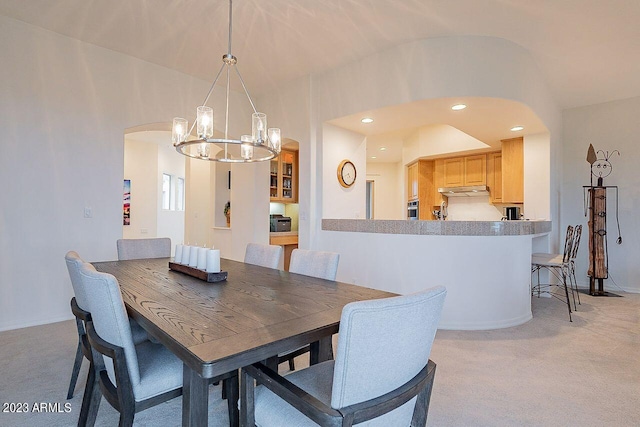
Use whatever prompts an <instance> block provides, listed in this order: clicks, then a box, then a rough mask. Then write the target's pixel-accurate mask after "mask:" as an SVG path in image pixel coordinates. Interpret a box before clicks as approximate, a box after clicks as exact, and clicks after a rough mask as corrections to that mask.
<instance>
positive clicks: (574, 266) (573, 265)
mask: <svg viewBox="0 0 640 427" xmlns="http://www.w3.org/2000/svg"><path fill="white" fill-rule="evenodd" d="M571 275H572V276H573V283H575V285H576V293H577V294H578V305H582V303H581V302H580V292H579V291H578V279H577V277H576V265H575V264H574V263H573V262H572V263H571Z"/></svg>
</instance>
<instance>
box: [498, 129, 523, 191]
mask: <svg viewBox="0 0 640 427" xmlns="http://www.w3.org/2000/svg"><path fill="white" fill-rule="evenodd" d="M502 203H524V140H523V138H522V137H520V138H512V139H505V140H503V141H502Z"/></svg>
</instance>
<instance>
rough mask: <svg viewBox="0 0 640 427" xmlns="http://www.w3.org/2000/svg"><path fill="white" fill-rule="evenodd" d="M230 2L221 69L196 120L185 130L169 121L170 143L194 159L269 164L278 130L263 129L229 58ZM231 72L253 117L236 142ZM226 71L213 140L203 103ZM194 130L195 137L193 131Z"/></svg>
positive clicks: (262, 117) (182, 122)
mask: <svg viewBox="0 0 640 427" xmlns="http://www.w3.org/2000/svg"><path fill="white" fill-rule="evenodd" d="M232 9H233V5H232V0H229V50H228V53H227V54H225V55H224V56H223V57H222V62H223V64H222V67H220V70H219V71H218V74H217V76H216V78H215V79H214V81H213V83H212V84H211V87H210V88H209V92H208V93H207V96H206V97H205V100H204V102H203V103H202V105H201V106H199V107H198V108H197V109H196V120H195V121H194V122H193V123H192V124H191V127H189V122H188V120H187V119H183V118H181V117H176V118H174V119H173V128H172V131H171V139H172V142H173V145H174V147H175V148H176V151H178V153H180V154H184V155H185V156H188V157H192V158H195V159H201V160H209V161H215V162H229V163H249V162H262V161H266V160H271V159H273V158H274V157H277V156H278V155H279V154H280V149H281V147H282V141H281V135H280V129H279V128H269V127H267V116H266V114H264V113H260V112H258V111H257V110H256V107H255V104H254V103H253V100H252V99H251V96H250V95H249V91H248V90H247V87H246V86H245V84H244V80H243V79H242V76H241V75H240V71H238V67H237V62H238V60H237V59H236V57H235V56H233V55H232V54H231V29H232V19H231V17H232V15H231V13H232ZM232 69H233V70H234V71H235V74H236V75H237V76H238V78H239V79H240V83H241V84H242V88H243V89H244V93H245V95H246V96H247V98H248V99H249V103H250V104H251V108H252V109H253V114H252V115H251V135H242V136H241V137H240V139H235V138H231V137H229V134H228V133H229V92H230V79H231V73H232ZM225 70H226V102H225V105H226V108H225V119H224V123H225V127H224V137H223V138H214V129H213V125H214V121H213V117H214V114H213V108H211V107H209V106H207V105H206V104H207V102H208V101H209V98H210V97H211V94H212V93H213V89H214V87H215V86H216V83H217V82H218V80H219V78H220V76H221V75H222V72H223V71H225ZM194 127H195V131H196V133H195V135H194V134H193V130H194Z"/></svg>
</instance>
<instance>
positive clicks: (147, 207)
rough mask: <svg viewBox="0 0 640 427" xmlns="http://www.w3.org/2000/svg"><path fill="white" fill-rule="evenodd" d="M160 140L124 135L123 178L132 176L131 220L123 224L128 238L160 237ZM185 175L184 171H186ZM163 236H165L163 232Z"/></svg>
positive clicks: (124, 234)
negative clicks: (155, 141) (157, 142)
mask: <svg viewBox="0 0 640 427" xmlns="http://www.w3.org/2000/svg"><path fill="white" fill-rule="evenodd" d="M157 159H158V144H154V143H152V142H143V141H136V140H135V139H130V138H125V141H124V179H129V180H131V203H130V214H131V217H130V219H131V222H130V224H129V225H123V226H122V237H124V238H125V239H142V238H149V237H158V210H159V206H160V204H161V203H162V201H161V200H159V195H158V186H159V185H160V191H161V188H162V180H160V182H159V178H158V174H161V172H159V170H158V160H157ZM183 176H184V173H183ZM163 237H164V236H163Z"/></svg>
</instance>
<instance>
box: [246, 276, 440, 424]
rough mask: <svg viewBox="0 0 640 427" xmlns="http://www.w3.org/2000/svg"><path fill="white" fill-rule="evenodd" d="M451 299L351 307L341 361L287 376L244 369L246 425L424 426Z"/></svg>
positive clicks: (425, 296) (424, 297)
mask: <svg viewBox="0 0 640 427" xmlns="http://www.w3.org/2000/svg"><path fill="white" fill-rule="evenodd" d="M445 296H446V289H445V288H444V287H441V286H439V287H435V288H431V289H428V290H426V291H423V292H419V293H416V294H412V295H404V296H398V297H391V298H385V299H379V300H370V301H359V302H353V303H350V304H347V305H346V306H345V307H344V309H343V310H342V316H341V319H340V334H339V337H338V349H337V353H336V358H335V361H333V360H330V361H327V362H322V363H319V364H316V365H313V366H310V367H308V368H305V369H301V370H298V371H295V372H293V373H291V374H289V375H286V376H284V377H282V376H280V375H278V374H277V373H276V372H274V371H273V370H271V369H269V368H267V367H266V366H265V365H263V364H261V363H257V364H254V365H251V366H247V367H245V368H243V369H242V371H241V392H240V398H241V405H240V407H241V409H240V411H241V414H240V417H241V420H242V423H243V425H247V426H253V425H256V426H260V427H270V426H278V427H280V426H284V425H290V426H297V427H306V426H316V425H320V426H351V425H354V424H360V423H365V422H366V424H362V425H366V426H385V427H387V426H408V425H412V426H424V425H425V424H426V419H427V413H428V408H429V401H430V396H431V390H432V387H433V380H434V376H435V368H436V365H435V363H434V362H433V361H431V360H429V356H430V353H431V346H432V344H433V340H434V338H435V334H436V330H437V326H438V322H439V320H440V315H441V312H442V306H443V304H444V300H445ZM254 380H256V384H257V387H255V385H254Z"/></svg>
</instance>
